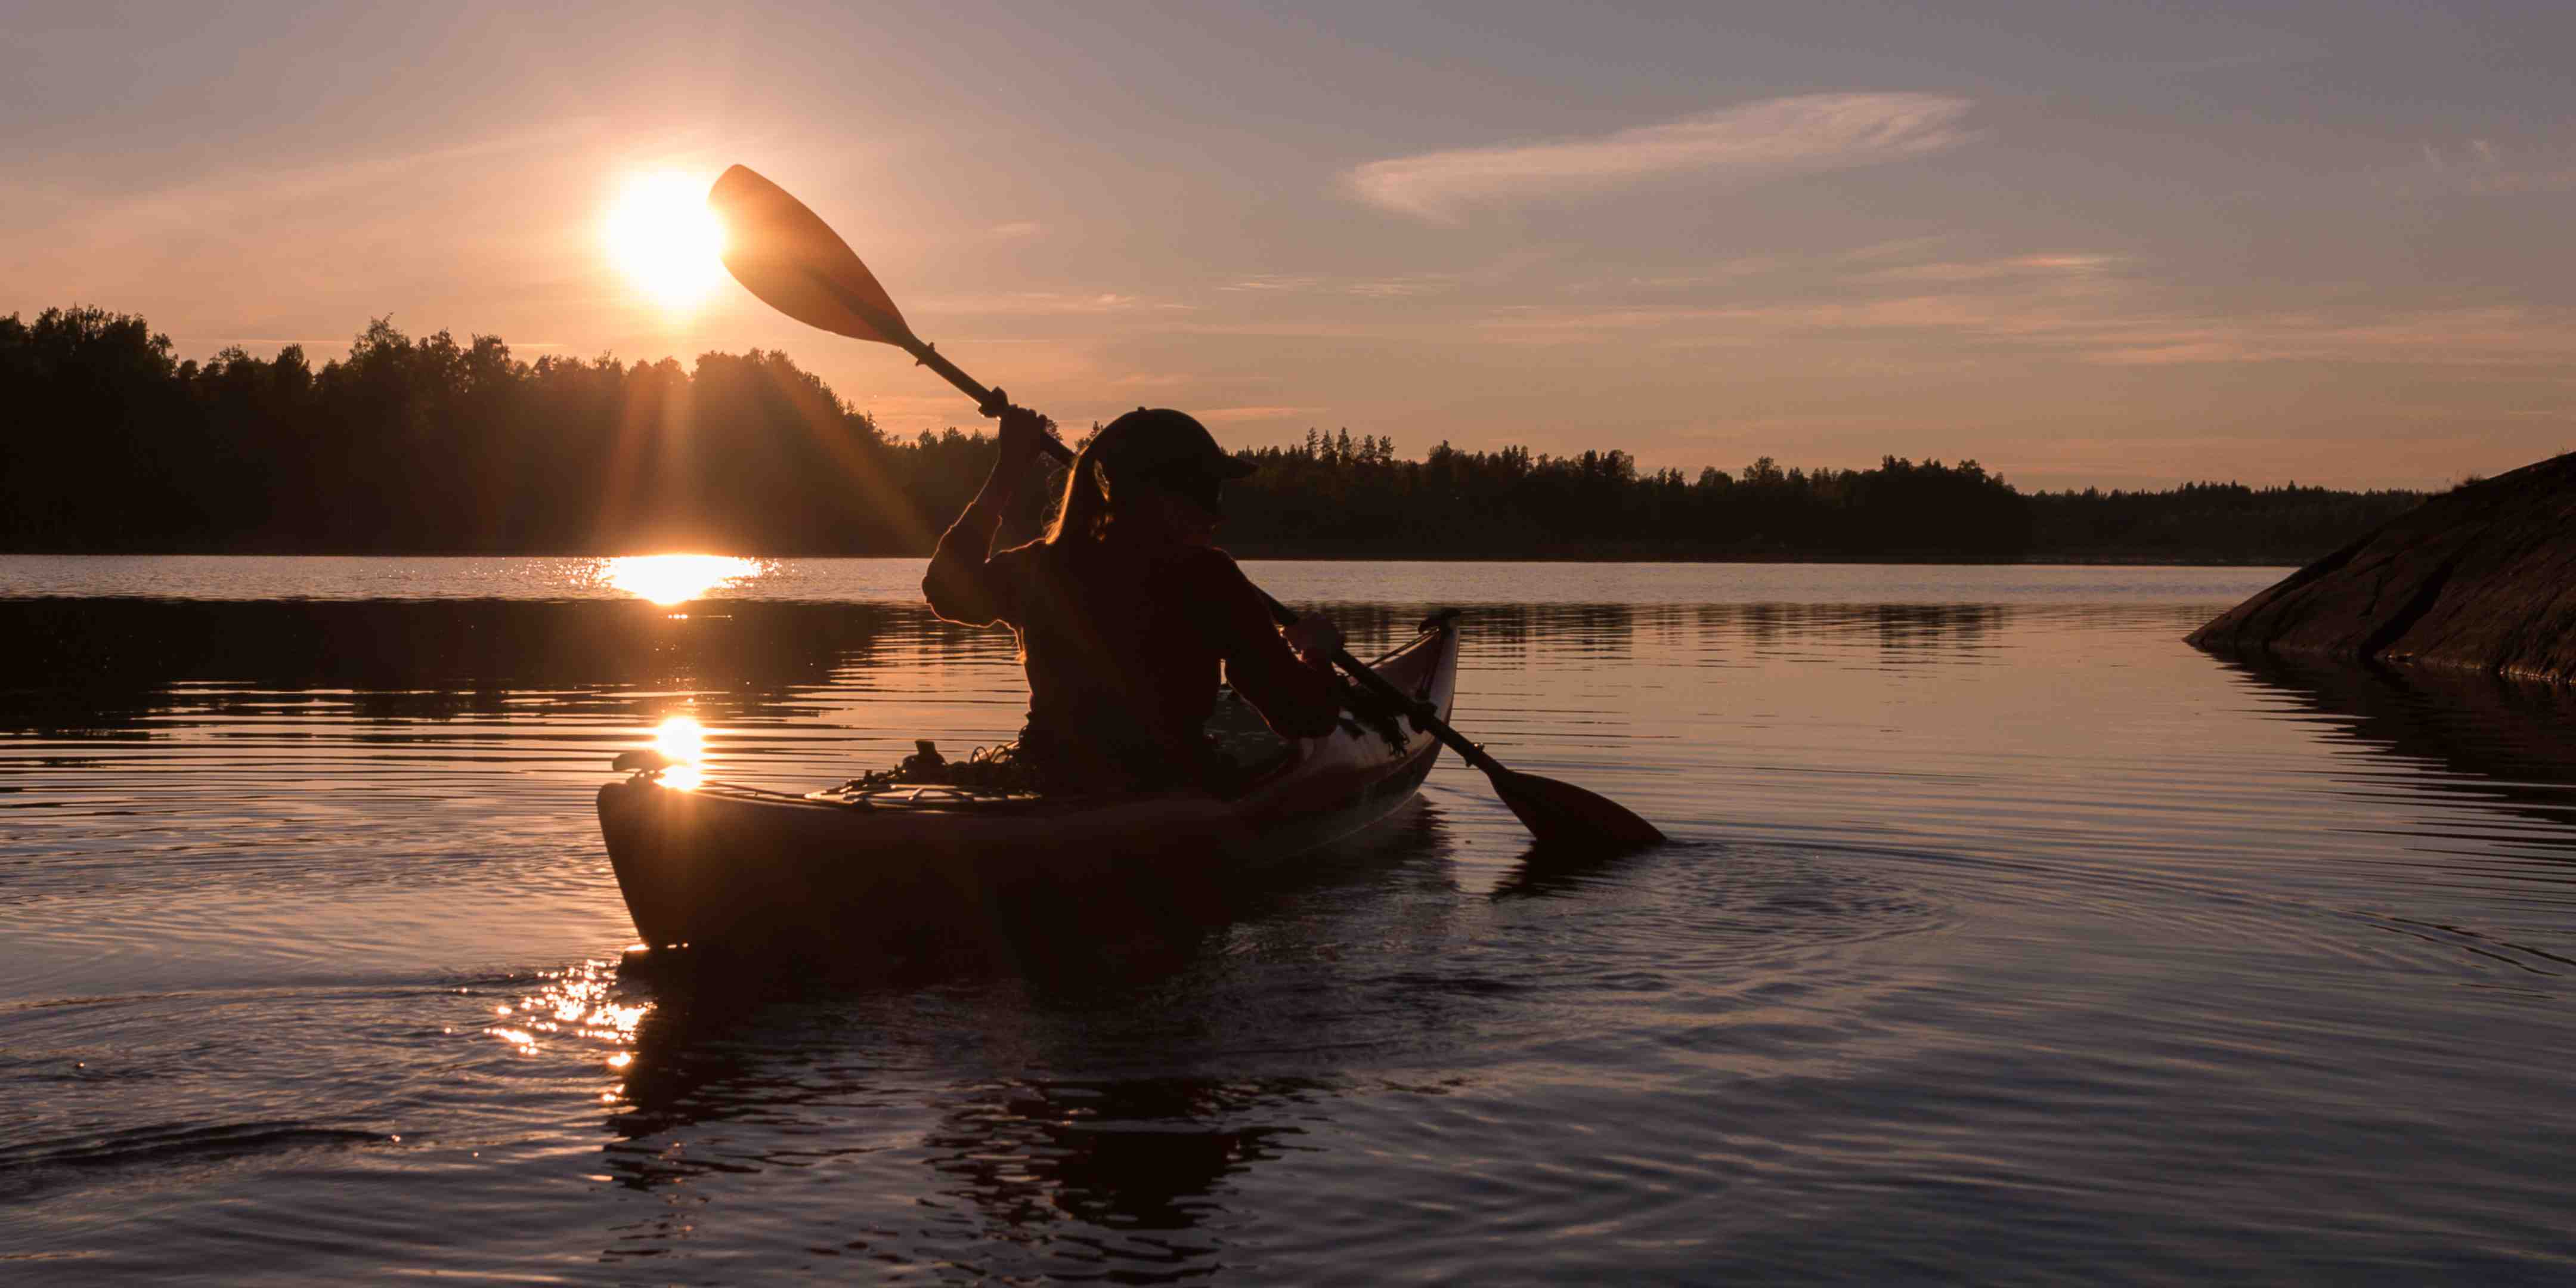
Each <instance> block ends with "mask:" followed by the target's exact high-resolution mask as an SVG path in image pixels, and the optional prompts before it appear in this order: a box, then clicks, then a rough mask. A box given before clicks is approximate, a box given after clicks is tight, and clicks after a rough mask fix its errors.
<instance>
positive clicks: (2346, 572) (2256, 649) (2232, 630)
mask: <svg viewBox="0 0 2576 1288" xmlns="http://www.w3.org/2000/svg"><path fill="white" fill-rule="evenodd" d="M2190 642H2191V643H2192V644H2194V645H2197V646H2199V647H2201V648H2205V649H2211V650H2215V651H2220V652H2233V653H2265V652H2268V653H2277V654H2284V655H2288V656H2293V657H2316V658H2331V659H2335V660H2339V661H2357V662H2384V663H2400V664H2407V665H2414V666H2424V667H2441V668H2445V669H2450V670H2460V671H2482V672H2486V673H2489V674H2494V675H2504V676H2511V677H2514V678H2517V679H2531V680H2548V681H2552V682H2555V683H2560V684H2567V683H2576V453H2570V454H2568V455H2566V456H2558V457H2553V458H2551V459H2549V460H2546V461H2542V462H2540V463H2539V464H2537V465H2527V466H2524V467H2523V468H2521V469H2518V470H2515V471H2514V472H2512V473H2510V474H2505V475H2500V476H2498V477H2496V478H2491V479H2488V480H2485V481H2484V482H2480V483H2472V484H2469V485H2467V486H2465V487H2460V488H2456V489H2454V490H2452V491H2449V492H2445V493H2443V494H2442V495H2440V496H2437V497H2434V498H2432V499H2431V500H2428V501H2426V502H2425V503H2424V504H2423V505H2422V506H2420V507H2418V508H2416V509H2414V510H2412V511H2410V512H2408V513H2406V514H2402V515H2399V516H2398V517H2397V518H2395V519H2392V520H2390V521H2389V522H2387V523H2386V524H2383V525H2381V526H2380V527H2379V528H2377V529H2375V530H2373V531H2372V532H2371V533H2370V534H2369V535H2367V536H2364V537H2362V538H2361V539H2360V540H2358V541H2355V542H2353V543H2352V544H2351V545H2348V546H2345V547H2344V548H2343V549H2341V550H2338V551H2336V552H2334V553H2333V554H2330V555H2327V556H2326V557H2325V558H2323V559H2320V560H2318V561H2316V562H2315V563H2312V564H2309V565H2308V566H2307V567H2305V568H2302V569H2300V570H2299V571H2297V572H2295V573H2292V574H2291V575H2290V576H2289V577H2288V578H2287V579H2285V580H2283V581H2282V582H2281V583H2280V584H2278V585H2276V586H2273V587H2272V588H2271V589H2269V590H2266V591H2264V592H2263V593H2261V594H2259V595H2256V596H2254V597H2253V598H2252V599H2249V600H2246V601H2245V602H2244V603H2242V604H2238V605H2237V606H2236V607H2234V608H2231V609H2229V610H2227V611H2226V612H2224V613H2222V614H2220V615H2219V616H2218V617H2217V618H2216V619H2215V620H2213V621H2211V622H2210V623H2209V624H2208V625H2206V626H2203V627H2201V628H2200V629H2199V630H2197V631H2194V632H2192V634H2191V636H2190Z"/></svg>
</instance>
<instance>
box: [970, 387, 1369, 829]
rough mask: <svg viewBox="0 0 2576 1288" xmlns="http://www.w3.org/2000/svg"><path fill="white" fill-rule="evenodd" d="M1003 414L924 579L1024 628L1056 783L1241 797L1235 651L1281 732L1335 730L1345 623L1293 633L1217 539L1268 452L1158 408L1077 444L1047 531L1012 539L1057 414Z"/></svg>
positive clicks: (1245, 682)
mask: <svg viewBox="0 0 2576 1288" xmlns="http://www.w3.org/2000/svg"><path fill="white" fill-rule="evenodd" d="M995 397H996V398H1000V397H1001V394H1000V391H998V390H997V391H995ZM1001 420H1002V425H1001V457H1000V459H998V460H997V461H995V462H994V464H993V472H992V474H991V475H990V476H989V477H987V478H986V479H985V480H984V487H983V490H982V491H981V492H978V493H977V494H976V496H975V499H974V501H973V502H972V503H970V504H968V505H967V507H966V512H965V513H964V514H962V515H959V516H958V518H957V522H956V523H955V524H953V525H951V526H950V527H949V529H948V531H947V533H946V534H945V535H943V536H941V537H940V539H939V550H938V553H937V554H935V555H933V556H932V558H931V561H930V572H929V575H927V576H925V577H923V578H922V582H921V590H922V594H923V595H924V596H926V597H927V598H928V599H929V600H930V608H931V611H932V612H935V613H937V614H939V616H940V617H942V618H944V619H946V620H948V621H952V622H957V623H961V624H963V625H968V626H989V625H992V624H993V623H995V622H1000V623H1004V624H1006V625H1008V626H1009V627H1010V628H1011V629H1012V631H1014V632H1015V633H1017V634H1018V636H1019V641H1020V660H1021V663H1022V664H1023V665H1024V666H1025V667H1027V669H1028V676H1029V720H1028V727H1027V728H1026V729H1024V730H1022V731H1021V734H1020V746H1019V754H1020V756H1021V757H1022V758H1024V759H1025V760H1026V761H1027V762H1028V763H1029V764H1030V766H1031V767H1032V768H1033V769H1034V770H1035V771H1036V775H1037V778H1038V781H1039V782H1040V783H1041V784H1042V785H1043V786H1044V787H1045V788H1047V789H1048V790H1057V791H1092V792H1100V791H1112V792H1114V791H1171V790H1194V789H1195V790H1209V791H1216V792H1219V793H1222V792H1224V791H1225V790H1226V788H1227V786H1228V783H1227V777H1228V775H1227V770H1226V767H1225V765H1224V763H1223V761H1222V760H1221V758H1219V757H1218V756H1216V754H1215V753H1214V751H1213V750H1212V748H1211V747H1210V745H1209V742H1208V739H1207V734H1206V727H1207V722H1208V717H1209V715H1210V714H1211V713H1212V712H1213V711H1214V710H1215V708H1216V694H1217V678H1218V664H1219V663H1220V662H1221V663H1223V665H1224V676H1225V679H1226V681H1227V682H1228V683H1231V684H1232V685H1233V686H1234V689H1235V692H1236V693H1238V694H1241V695H1242V696H1243V697H1244V698H1245V699H1246V700H1247V701H1249V702H1251V704H1252V705H1253V706H1254V707H1255V708H1257V709H1258V710H1259V711H1260V712H1261V716H1262V719H1264V720H1266V721H1268V722H1269V724H1270V727H1271V729H1272V730H1274V731H1276V732H1277V733H1279V734H1281V735H1282V736H1284V737H1291V738H1311V737H1317V736H1320V735H1322V734H1325V733H1329V732H1331V731H1332V729H1333V728H1334V726H1335V724H1336V723H1337V721H1338V718H1339V711H1340V708H1339V702H1338V696H1337V694H1338V690H1337V687H1336V685H1335V683H1334V679H1333V673H1332V662H1331V661H1330V659H1331V657H1332V654H1333V652H1334V651H1335V650H1336V649H1339V648H1340V647H1341V644H1342V637H1341V632H1340V631H1338V630H1336V629H1334V627H1333V625H1332V623H1330V622H1327V621H1325V620H1324V619H1323V618H1322V617H1320V616H1317V615H1315V614H1307V615H1306V616H1304V617H1301V618H1300V619H1298V621H1297V624H1296V625H1294V626H1292V627H1290V628H1288V630H1287V631H1286V632H1285V633H1284V634H1283V633H1282V632H1281V631H1280V630H1279V629H1278V628H1277V627H1275V626H1273V625H1272V624H1271V619H1270V613H1269V610H1268V608H1267V606H1266V605H1265V604H1264V603H1263V600H1262V597H1261V593H1260V592H1259V591H1257V590H1255V589H1253V586H1252V583H1251V582H1250V581H1248V580H1246V579H1245V578H1244V575H1243V572H1242V570H1240V569H1238V568H1236V567H1235V564H1234V560H1233V558H1231V557H1230V556H1228V555H1227V554H1226V553H1225V552H1224V551H1223V550H1220V549H1218V548H1217V547H1216V546H1215V545H1214V544H1212V542H1213V540H1214V538H1215V535H1216V527H1217V522H1218V520H1219V518H1220V517H1221V516H1222V514H1223V508H1222V504H1221V500H1220V496H1219V492H1220V490H1221V488H1222V487H1223V485H1224V482H1225V480H1227V479H1229V478H1240V477H1241V476H1243V475H1245V474H1248V473H1250V472H1251V471H1252V469H1253V466H1252V464H1251V463H1250V462H1248V461H1244V460H1240V459H1238V458H1236V457H1233V456H1229V455H1227V454H1226V453H1225V450H1224V449H1223V448H1220V447H1218V446H1217V442H1216V439H1215V438H1214V437H1212V436H1210V435H1209V433H1208V431H1207V429H1206V427H1205V426H1202V425H1201V424H1199V422H1198V421H1197V420H1195V419H1193V418H1191V417H1190V416H1187V415H1185V414H1183V413H1181V412H1177V411H1172V410H1170V409H1168V408H1160V407H1158V408H1153V409H1150V410H1149V409H1146V408H1142V407H1140V408H1138V409H1136V410H1135V411H1132V412H1129V413H1127V414H1126V415H1124V416H1120V417H1119V418H1118V419H1116V420H1113V421H1111V422H1109V424H1108V426H1107V427H1106V428H1104V429H1102V430H1101V431H1100V432H1099V434H1098V435H1096V436H1095V437H1093V439H1092V440H1091V442H1090V443H1089V444H1087V445H1086V446H1084V448H1083V449H1082V451H1081V452H1080V453H1079V454H1077V455H1076V456H1075V457H1074V459H1073V465H1072V468H1071V470H1070V471H1069V473H1068V474H1067V476H1066V479H1065V485H1064V499H1063V504H1062V506H1061V508H1060V509H1059V511H1058V513H1057V515H1056V520H1055V524H1054V526H1053V527H1052V528H1051V529H1050V530H1049V531H1048V532H1047V534H1046V536H1044V537H1042V538H1040V539H1038V540H1036V541H1032V542H1029V543H1028V544H1026V545H1022V546H1013V547H1011V548H1010V549H1007V550H1000V551H994V550H992V549H991V547H992V544H993V535H994V533H995V531H996V530H997V529H998V528H999V527H1000V525H1001V521H1002V515H1003V513H1004V511H1005V510H1006V509H1007V508H1008V506H1009V503H1010V500H1011V497H1012V495H1013V494H1014V493H1016V492H1017V491H1018V490H1019V489H1020V488H1021V487H1022V486H1023V485H1024V484H1025V483H1026V482H1027V481H1028V479H1029V476H1030V475H1031V474H1032V473H1033V472H1034V470H1035V468H1036V464H1037V456H1038V452H1039V450H1040V444H1041V443H1042V442H1043V441H1044V435H1045V433H1046V421H1045V419H1044V418H1043V417H1040V416H1039V415H1038V414H1037V413H1035V412H1031V411H1026V410H1023V409H1021V408H1018V407H1013V408H1011V409H1010V410H1008V411H1007V412H1005V413H1003V415H1002V418H1001Z"/></svg>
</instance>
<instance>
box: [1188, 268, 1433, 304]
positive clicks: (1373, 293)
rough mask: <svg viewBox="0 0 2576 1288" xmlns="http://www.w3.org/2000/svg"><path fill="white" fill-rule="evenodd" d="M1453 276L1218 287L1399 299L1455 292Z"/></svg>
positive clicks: (1255, 279)
mask: <svg viewBox="0 0 2576 1288" xmlns="http://www.w3.org/2000/svg"><path fill="white" fill-rule="evenodd" d="M1457 285H1458V277H1457V275H1456V274H1454V273H1402V274H1398V275H1396V276H1393V277H1314V276H1305V275H1299V274H1291V273H1254V274H1252V275H1250V276H1248V277H1240V278H1237V279H1235V280H1233V281H1230V282H1227V283H1226V284H1224V285H1222V286H1219V287H1218V288H1216V289H1218V290H1220V291H1234V292H1242V293H1250V294H1267V295H1357V296H1360V297H1362V298H1365V299H1401V298H1404V297H1407V296H1414V295H1434V294H1438V293H1440V292H1443V291H1449V290H1454V289H1456V287H1457Z"/></svg>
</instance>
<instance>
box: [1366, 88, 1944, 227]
mask: <svg viewBox="0 0 2576 1288" xmlns="http://www.w3.org/2000/svg"><path fill="white" fill-rule="evenodd" d="M1967 110H1968V103H1967V100H1965V99H1961V98H1953V97H1950V96H1948V95H1942V94H1899V93H1890V94H1801V95H1796V96H1793V97H1789V98H1775V99H1766V100H1763V101H1761V102H1755V103H1744V104H1739V105H1737V106H1734V107H1729V108H1724V109H1721V110H1718V111H1714V112H1707V113H1703V114H1701V115H1698V116H1689V117H1684V118H1682V119H1681V120H1678V121H1670V122H1666V123H1665V124H1662V125H1645V126H1638V127H1636V128H1633V129H1626V130H1619V131H1616V132H1614V133H1611V134H1605V135H1601V136H1599V137H1597V138H1588V139H1566V140H1560V141H1557V142H1553V143H1531V144H1505V145H1500V146H1494V147H1480V148H1459V149H1455V150H1451V151H1445V152H1426V153H1422V154H1420V155H1418V156H1409V157H1390V158H1388V159H1386V160H1383V161H1371V162H1369V163H1367V164H1366V165H1362V166H1359V167H1357V168H1355V169H1353V170H1351V171H1350V172H1348V173H1347V174H1345V175H1344V176H1343V177H1342V179H1343V183H1344V184H1345V186H1347V187H1348V188H1349V190H1350V191H1351V192H1352V193H1353V194H1354V195H1356V196H1358V197H1359V198H1360V199H1361V200H1363V201H1366V202H1368V203H1370V204H1371V205H1374V206H1378V207H1380V208H1382V209H1385V210H1389V211H1393V212H1395V213H1397V214H1403V215H1410V216H1413V217H1414V218H1417V219H1423V220H1428V221H1430V222H1433V223H1443V224H1448V223H1456V222H1458V221H1459V219H1460V218H1461V216H1462V215H1463V213H1464V212H1465V211H1466V210H1467V209H1469V208H1471V207H1474V206H1478V205H1491V204H1506V203H1512V202H1519V201H1527V200H1532V199H1538V198H1544V197H1550V196H1557V195H1562V194H1567V193H1585V192H1598V191H1601V190H1603V189H1606V188H1611V187H1617V186H1623V185H1627V184H1632V183H1637V182H1641V181H1643V180H1647V179H1651V178H1655V177H1658V176H1664V175H1673V174H1684V173H1694V172H1699V173H1716V174H1723V175H1732V176H1734V177H1737V178H1743V179H1760V178H1770V177H1774V176H1778V175H1784V174H1798V173H1810V172H1814V171H1819V170H1838V169H1845V168H1849V167H1852V166H1862V165H1871V164H1875V163H1878V162H1883V161H1895V160H1901V159H1903V158H1906V157H1913V156H1921V155H1923V154H1925V153H1929V152H1938V151H1940V150H1942V149H1944V148H1950V147H1955V146H1957V145H1958V144H1960V143H1962V142H1964V141H1966V140H1967V139H1968V137H1969V135H1968V133H1967V132H1966V131H1963V130H1961V129H1960V128H1958V121H1959V118H1960V117H1961V116H1963V115H1965V114H1966V112H1967Z"/></svg>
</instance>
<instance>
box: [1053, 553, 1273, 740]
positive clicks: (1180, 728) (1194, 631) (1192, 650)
mask: <svg viewBox="0 0 2576 1288" xmlns="http://www.w3.org/2000/svg"><path fill="white" fill-rule="evenodd" d="M1033 553H1035V554H1036V555H1037V556H1038V557H1037V558H1035V559H1032V560H1031V561H1030V565H1029V570H1028V571H1029V582H1028V584H1027V585H1026V586H1024V587H1023V589H1022V592H1021V605H1022V616H1023V618H1024V620H1023V621H1022V622H1021V623H1019V634H1020V650H1021V657H1022V662H1023V664H1024V665H1025V666H1026V668H1027V671H1028V678H1029V727H1028V732H1027V735H1026V736H1027V738H1028V739H1029V740H1030V741H1031V742H1033V743H1034V744H1036V746H1034V747H1033V748H1032V750H1035V751H1038V752H1040V753H1041V754H1042V755H1054V756H1057V757H1062V756H1066V755H1074V756H1081V757H1084V758H1086V759H1088V758H1097V759H1098V760H1099V761H1101V762H1103V765H1102V767H1103V768H1104V769H1110V770H1112V771H1113V773H1112V774H1111V775H1110V776H1111V777H1121V776H1123V777H1127V778H1131V779H1134V780H1137V781H1139V782H1146V783H1173V784H1177V783H1179V782H1182V781H1186V780H1190V779H1194V778H1195V777H1196V775H1197V774H1198V772H1199V765H1200V762H1201V760H1202V759H1203V758H1204V751H1203V746H1204V742H1205V738H1204V730H1205V728H1206V725H1207V720H1208V716H1209V713H1210V712H1212V711H1213V710H1214V709H1215V705H1216V692H1217V683H1218V679H1219V673H1220V668H1221V665H1222V662H1223V656H1222V653H1221V650H1220V647H1219V645H1218V644H1217V642H1216V640H1215V638H1214V637H1215V631H1214V630H1213V629H1212V627H1213V626H1214V625H1215V620H1216V614H1215V611H1214V607H1215V606H1214V605H1212V604H1210V603H1209V602H1208V599H1209V596H1210V592H1211V583H1212V582H1213V581H1214V580H1215V579H1214V578H1213V577H1212V576H1211V574H1212V573H1213V572H1214V571H1215V568H1214V567H1213V566H1212V563H1211V561H1222V560H1223V558H1224V556H1223V555H1221V554H1218V553H1216V552H1214V551H1209V550H1203V549H1194V548H1191V547H1185V546H1175V547H1158V548H1146V549H1138V548H1134V547H1123V546H1120V545H1117V544H1114V543H1103V542H1083V543H1078V544H1077V543H1071V542H1068V543H1066V544H1064V545H1062V546H1054V547H1046V548H1042V549H1041V550H1039V551H1036V552H1033Z"/></svg>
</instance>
